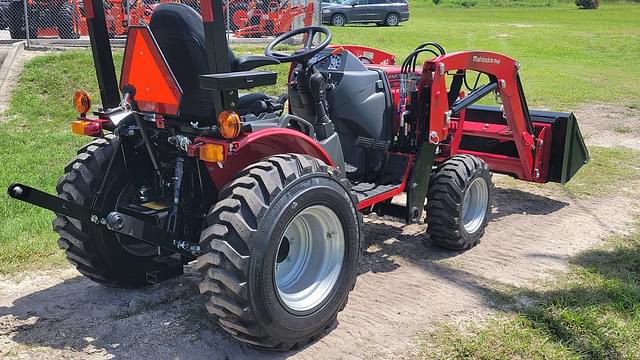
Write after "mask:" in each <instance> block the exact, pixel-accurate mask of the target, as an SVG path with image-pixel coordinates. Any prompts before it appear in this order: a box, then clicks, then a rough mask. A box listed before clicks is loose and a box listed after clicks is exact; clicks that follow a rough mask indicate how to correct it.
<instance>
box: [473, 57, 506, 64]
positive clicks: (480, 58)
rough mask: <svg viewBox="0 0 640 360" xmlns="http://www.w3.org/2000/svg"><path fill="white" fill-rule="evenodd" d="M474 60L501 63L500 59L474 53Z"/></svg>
mask: <svg viewBox="0 0 640 360" xmlns="http://www.w3.org/2000/svg"><path fill="white" fill-rule="evenodd" d="M472 61H473V62H477V63H485V64H497V65H500V59H494V58H490V57H484V56H478V55H473V58H472Z"/></svg>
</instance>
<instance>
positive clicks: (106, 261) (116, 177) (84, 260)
mask: <svg viewBox="0 0 640 360" xmlns="http://www.w3.org/2000/svg"><path fill="white" fill-rule="evenodd" d="M114 140H115V137H114V136H112V135H108V136H106V137H105V138H102V139H97V140H94V141H92V142H91V143H89V144H88V145H87V146H85V147H84V148H82V149H80V150H79V151H78V156H77V157H76V158H75V159H74V160H73V161H71V163H69V165H67V166H66V167H65V174H64V176H62V177H61V178H60V180H59V181H58V186H57V187H56V190H57V191H58V196H59V197H61V198H63V199H66V200H69V201H73V202H76V203H78V204H81V205H84V206H91V203H92V202H93V199H94V196H95V193H96V192H97V191H98V189H99V187H100V184H101V182H102V179H103V178H104V176H105V175H106V170H107V167H108V164H109V162H110V160H111V157H112V154H113V152H114V151H115V147H114V144H113V142H114ZM125 186H126V176H125V174H124V171H123V169H122V168H120V167H118V166H115V165H114V168H112V172H111V174H110V175H109V180H108V181H107V184H106V186H105V188H104V194H103V197H102V199H103V201H102V204H99V205H100V206H102V207H103V210H106V211H108V210H110V209H113V208H115V203H116V201H117V198H118V197H119V196H120V194H122V193H123V188H124V187H125ZM53 228H54V230H55V231H56V232H57V233H58V235H60V239H59V240H58V245H59V246H60V248H61V249H63V250H65V252H66V255H67V259H68V260H69V262H70V263H71V264H73V265H74V266H75V267H76V269H78V271H79V272H80V273H81V274H82V275H84V276H86V277H88V278H89V279H91V280H93V281H95V282H97V283H101V284H104V285H108V286H114V287H125V288H136V287H141V286H144V285H147V284H148V282H147V278H146V275H147V272H153V271H164V272H171V273H181V272H182V267H180V268H171V267H169V266H168V265H165V264H161V263H158V262H156V261H154V260H153V257H154V256H136V255H134V254H132V253H131V252H129V251H127V250H126V249H125V247H123V246H122V244H124V243H125V241H127V242H128V244H129V245H130V244H134V245H135V243H131V238H120V237H118V236H117V235H116V234H115V233H114V232H111V231H108V230H106V229H105V228H104V227H102V226H99V225H94V224H92V223H82V222H80V221H78V220H75V219H71V218H68V217H66V216H61V215H58V216H56V218H55V220H54V221H53ZM121 241H122V243H121Z"/></svg>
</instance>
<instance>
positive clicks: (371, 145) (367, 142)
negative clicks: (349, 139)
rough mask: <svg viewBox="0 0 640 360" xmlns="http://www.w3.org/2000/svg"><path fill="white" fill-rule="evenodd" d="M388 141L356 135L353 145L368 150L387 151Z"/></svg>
mask: <svg viewBox="0 0 640 360" xmlns="http://www.w3.org/2000/svg"><path fill="white" fill-rule="evenodd" d="M390 144H391V142H389V141H380V140H376V139H372V138H366V137H362V136H358V137H357V138H356V143H355V145H356V146H357V147H361V148H365V149H367V150H370V151H387V150H389V145H390Z"/></svg>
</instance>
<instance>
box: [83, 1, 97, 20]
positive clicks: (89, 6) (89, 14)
mask: <svg viewBox="0 0 640 360" xmlns="http://www.w3.org/2000/svg"><path fill="white" fill-rule="evenodd" d="M84 16H85V17H86V18H87V19H93V18H94V17H95V13H94V12H93V0H89V1H85V2H84Z"/></svg>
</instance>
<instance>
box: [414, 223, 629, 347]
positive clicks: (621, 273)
mask: <svg viewBox="0 0 640 360" xmlns="http://www.w3.org/2000/svg"><path fill="white" fill-rule="evenodd" d="M572 264H573V265H572V266H573V268H572V271H571V272H570V273H569V274H568V275H566V276H564V277H562V278H559V279H557V280H556V281H554V282H552V283H550V284H548V285H546V286H545V287H544V288H543V290H527V289H525V290H515V291H508V292H505V293H503V294H501V295H502V296H501V298H502V299H507V301H506V302H507V304H506V305H507V306H506V310H505V311H504V312H503V314H502V315H500V316H499V317H498V318H497V319H495V320H492V321H490V322H488V323H486V324H483V325H471V326H469V327H467V328H462V329H460V328H455V327H451V326H446V325H442V326H441V327H439V328H438V329H437V330H436V331H432V332H429V333H428V334H426V335H425V336H424V337H423V338H422V339H423V340H422V343H421V345H420V352H419V354H418V356H417V357H419V358H447V359H466V358H473V359H513V358H519V359H522V358H525V359H585V358H588V359H622V358H628V359H632V358H638V357H639V356H640V341H638V339H639V338H640V285H639V284H640V226H636V228H635V231H634V233H633V234H631V235H628V236H622V237H615V238H612V239H609V241H608V242H607V244H606V245H605V246H603V247H601V248H598V249H595V250H590V251H587V252H585V253H583V254H581V255H579V256H577V257H575V258H573V259H572ZM523 299H525V300H526V301H522V300H523ZM503 301H504V300H503ZM523 303H525V304H528V305H522V304H523Z"/></svg>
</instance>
